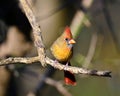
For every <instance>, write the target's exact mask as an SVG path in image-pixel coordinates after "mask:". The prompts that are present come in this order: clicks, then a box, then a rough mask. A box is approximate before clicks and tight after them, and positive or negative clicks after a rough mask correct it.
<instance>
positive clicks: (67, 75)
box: [64, 63, 76, 85]
mask: <svg viewBox="0 0 120 96" xmlns="http://www.w3.org/2000/svg"><path fill="white" fill-rule="evenodd" d="M68 65H70V63H69V64H68ZM64 81H65V84H66V85H76V79H75V76H74V74H73V73H72V72H70V71H65V70H64Z"/></svg>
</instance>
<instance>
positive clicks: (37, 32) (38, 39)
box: [20, 0, 46, 66]
mask: <svg viewBox="0 0 120 96" xmlns="http://www.w3.org/2000/svg"><path fill="white" fill-rule="evenodd" d="M20 4H21V6H22V8H23V10H24V11H25V14H26V16H27V18H28V20H29V22H30V24H31V26H32V28H33V35H34V43H35V45H36V47H37V51H38V56H39V58H40V59H39V61H40V62H41V64H42V66H45V65H46V63H45V47H44V44H43V40H42V35H41V33H42V32H41V29H40V26H39V24H38V23H37V22H36V18H35V16H34V13H33V11H32V9H30V7H29V4H28V2H27V0H20Z"/></svg>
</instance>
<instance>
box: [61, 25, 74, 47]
mask: <svg viewBox="0 0 120 96" xmlns="http://www.w3.org/2000/svg"><path fill="white" fill-rule="evenodd" d="M63 35H64V40H65V41H66V42H67V44H68V45H73V44H74V43H76V42H75V40H74V39H73V37H72V33H71V30H70V28H69V27H68V26H67V27H66V28H65V30H64V33H63Z"/></svg>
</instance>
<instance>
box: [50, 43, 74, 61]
mask: <svg viewBox="0 0 120 96" xmlns="http://www.w3.org/2000/svg"><path fill="white" fill-rule="evenodd" d="M51 51H52V54H53V55H54V57H55V58H56V59H57V60H58V61H61V62H65V61H67V60H68V59H69V58H70V57H71V54H72V50H71V48H69V47H68V46H66V45H65V44H62V45H57V44H54V45H53V46H52V48H51Z"/></svg>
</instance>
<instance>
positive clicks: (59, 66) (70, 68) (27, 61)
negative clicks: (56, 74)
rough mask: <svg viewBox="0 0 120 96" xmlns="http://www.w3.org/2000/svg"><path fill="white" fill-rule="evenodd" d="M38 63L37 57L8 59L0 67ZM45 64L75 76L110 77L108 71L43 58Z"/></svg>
mask: <svg viewBox="0 0 120 96" xmlns="http://www.w3.org/2000/svg"><path fill="white" fill-rule="evenodd" d="M38 61H40V58H39V56H38V57H30V58H20V57H18V58H17V57H16V58H13V57H11V58H8V59H4V60H1V61H0V66H3V65H9V64H16V63H25V64H32V63H33V62H38ZM45 63H46V64H48V65H51V66H52V67H54V68H56V69H59V70H67V71H70V72H72V73H75V74H87V75H95V76H105V77H111V75H110V73H111V72H110V71H97V70H88V69H84V68H79V67H73V66H67V67H66V65H63V64H61V63H57V62H55V61H54V60H52V59H50V58H48V57H45Z"/></svg>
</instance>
